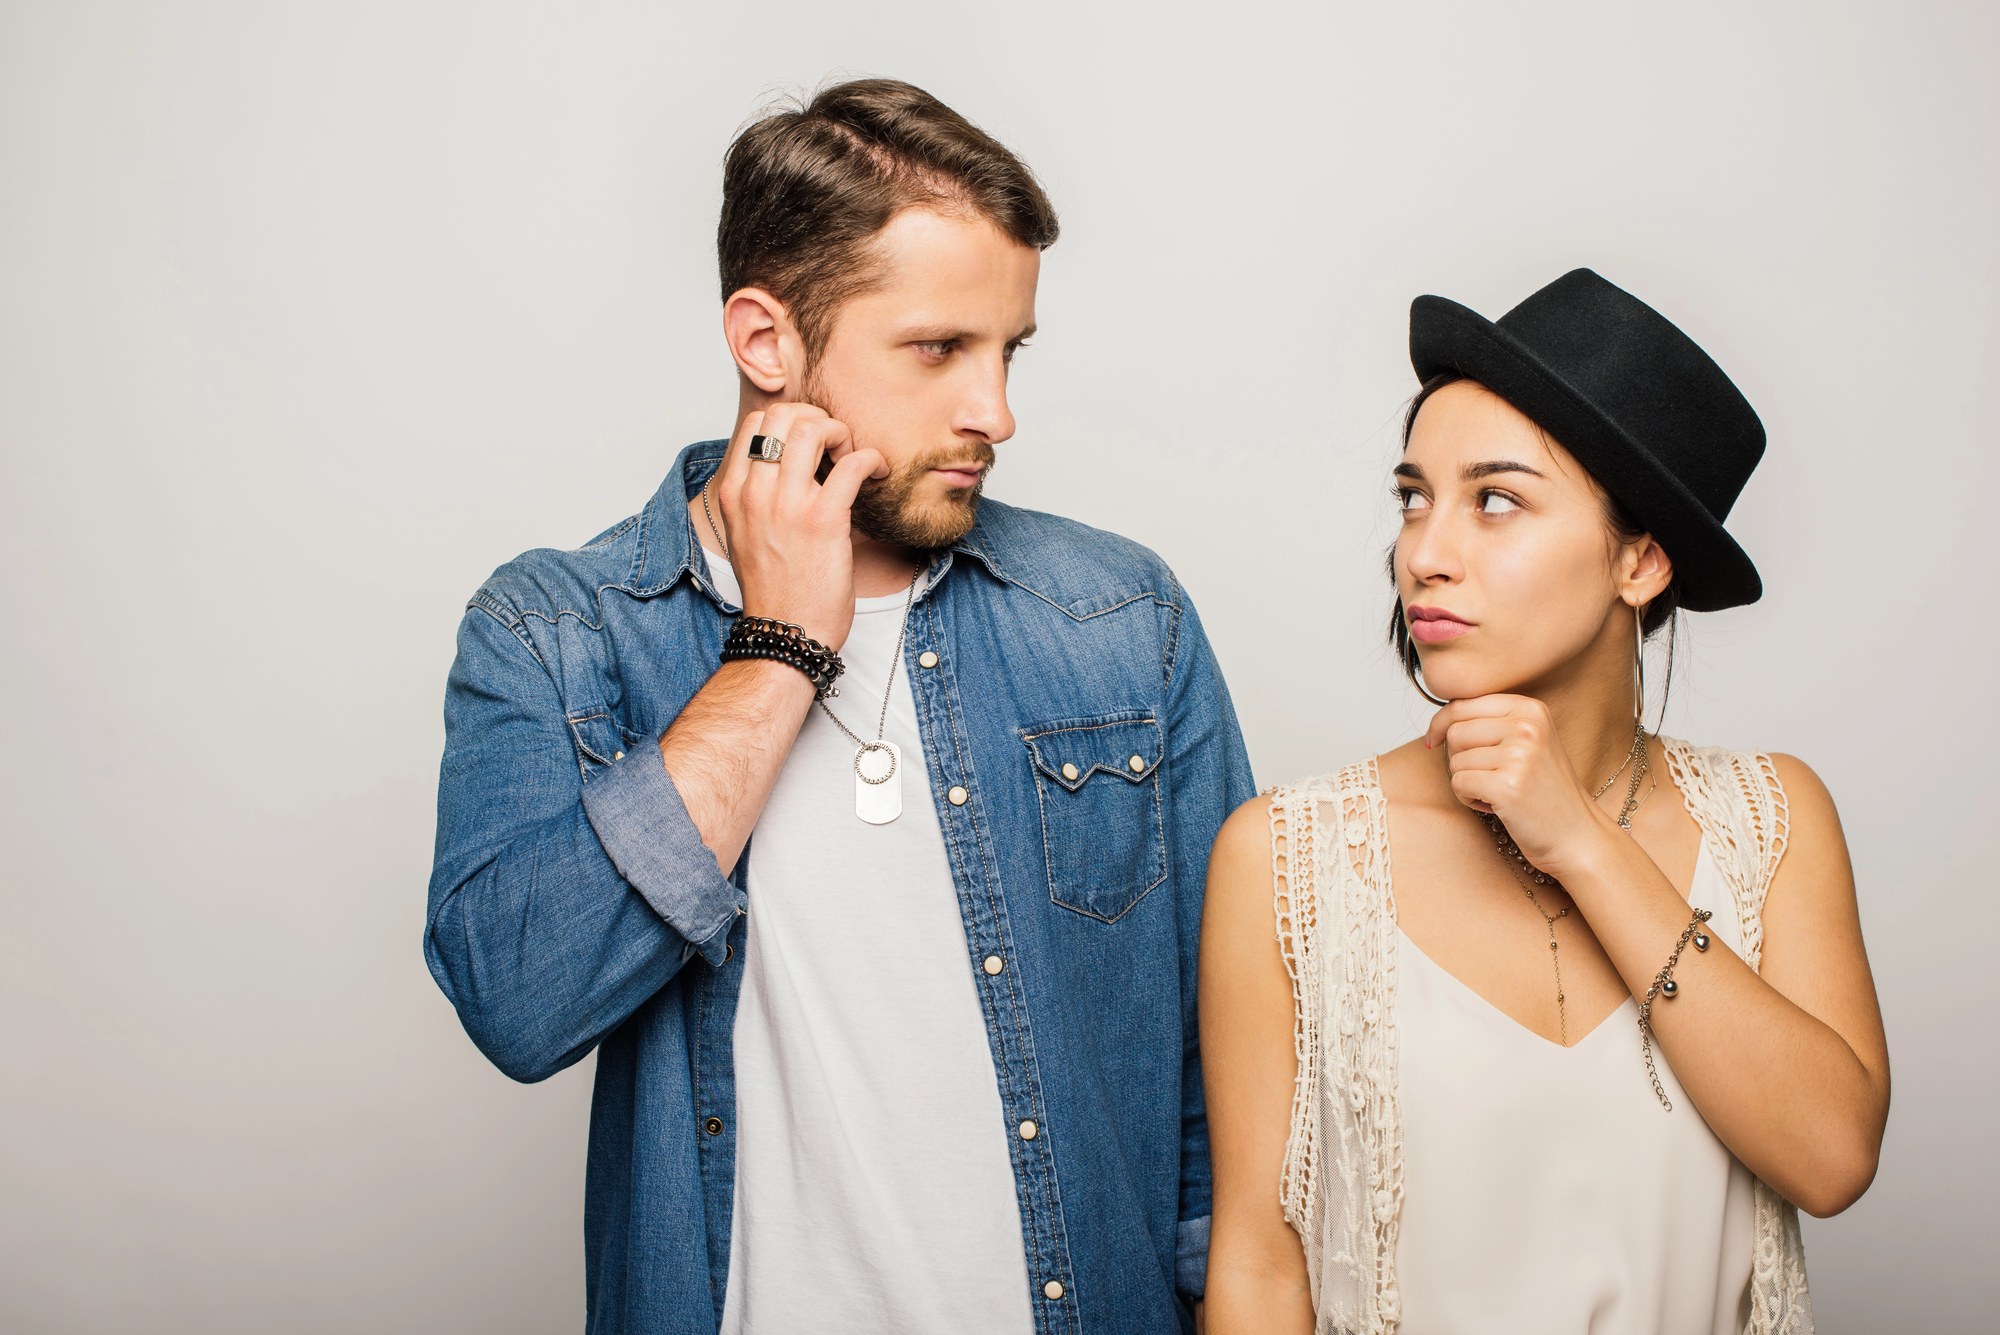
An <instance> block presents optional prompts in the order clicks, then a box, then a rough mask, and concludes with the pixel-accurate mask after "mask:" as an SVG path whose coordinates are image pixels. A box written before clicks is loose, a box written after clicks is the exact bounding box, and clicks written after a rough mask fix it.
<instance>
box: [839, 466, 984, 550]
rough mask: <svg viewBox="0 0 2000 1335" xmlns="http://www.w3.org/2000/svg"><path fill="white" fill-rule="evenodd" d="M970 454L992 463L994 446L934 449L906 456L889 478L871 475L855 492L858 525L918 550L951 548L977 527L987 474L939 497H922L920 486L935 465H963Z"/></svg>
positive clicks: (881, 539)
mask: <svg viewBox="0 0 2000 1335" xmlns="http://www.w3.org/2000/svg"><path fill="white" fill-rule="evenodd" d="M968 455H970V456H971V458H972V459H974V460H976V461H977V462H979V463H982V464H985V465H986V467H987V469H988V470H989V471H990V470H991V468H992V466H993V447H992V446H991V445H989V444H987V443H986V442H985V441H983V440H982V441H980V442H979V443H978V444H977V445H976V446H971V447H967V446H958V447H956V448H951V449H941V450H929V451H926V452H925V453H924V454H922V455H920V456H919V457H917V458H915V459H909V460H905V461H904V462H903V463H902V464H901V465H899V466H897V467H896V468H895V469H893V470H892V471H891V472H890V474H889V476H887V477H884V478H870V479H868V480H867V481H866V482H863V483H862V484H861V490H860V492H859V493H857V494H856V496H855V497H854V510H853V520H854V527H855V528H857V529H859V530H860V531H861V532H862V533H863V534H864V535H866V536H867V537H871V538H874V539H875V540H876V541H878V542H894V543H899V544H901V545H902V546H905V547H915V548H917V549H918V550H919V551H934V550H936V549H938V548H943V547H949V546H951V545H952V544H953V543H955V542H957V541H958V540H959V539H960V538H962V537H964V536H965V535H966V534H967V533H968V532H970V531H971V529H972V524H973V521H974V520H976V519H977V518H979V497H980V493H982V492H983V491H985V490H986V476H985V474H984V473H981V474H980V478H979V481H978V482H977V483H975V484H973V485H972V486H970V487H953V488H952V489H951V490H949V491H947V492H946V493H945V494H944V495H943V496H942V497H939V498H938V499H936V500H927V501H918V500H917V499H916V491H917V486H918V484H920V483H921V482H922V481H923V480H924V478H925V477H926V476H927V475H928V474H929V473H930V471H931V470H932V469H934V468H939V467H942V466H943V465H945V464H962V463H965V462H966V460H967V456H968Z"/></svg>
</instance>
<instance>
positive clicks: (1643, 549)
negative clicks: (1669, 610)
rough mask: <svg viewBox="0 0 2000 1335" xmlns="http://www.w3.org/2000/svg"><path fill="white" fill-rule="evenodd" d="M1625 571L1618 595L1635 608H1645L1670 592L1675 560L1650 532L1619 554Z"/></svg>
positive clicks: (1627, 545)
mask: <svg viewBox="0 0 2000 1335" xmlns="http://www.w3.org/2000/svg"><path fill="white" fill-rule="evenodd" d="M1619 564H1620V566H1621V567H1622V573H1621V576H1620V578H1619V581H1618V583H1619V589H1618V596H1619V597H1620V598H1622V599H1624V600H1625V601H1626V602H1627V603H1629V604H1630V605H1631V606H1633V607H1644V606H1646V604H1648V603H1650V602H1652V601H1653V600H1654V599H1655V598H1657V597H1659V596H1660V595H1661V594H1663V593H1665V592H1666V591H1667V586H1668V585H1669V584H1672V583H1673V582H1674V563H1673V560H1672V559H1671V558H1670V557H1668V555H1667V550H1666V548H1664V547H1662V546H1660V544H1659V543H1657V542H1655V541H1654V540H1653V535H1652V534H1650V533H1648V534H1647V535H1646V536H1644V537H1642V538H1639V539H1638V540H1636V541H1634V542H1630V543H1627V544H1626V545H1625V549H1624V551H1623V552H1622V553H1621V554H1620V558H1619Z"/></svg>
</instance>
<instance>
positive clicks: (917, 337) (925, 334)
mask: <svg viewBox="0 0 2000 1335" xmlns="http://www.w3.org/2000/svg"><path fill="white" fill-rule="evenodd" d="M1034 336H1035V326H1033V325H1029V326H1028V327H1027V328H1026V329H1023V330H1022V331H1021V332H1020V333H1018V334H1016V335H1014V336H1013V337H1012V338H1010V339H1008V340H1007V341H1008V342H1009V343H1019V342H1021V341H1022V340H1024V339H1029V338H1033V337H1034ZM896 337H897V341H898V342H902V343H958V342H963V341H964V340H967V339H972V338H977V337H978V334H977V333H976V332H975V331H973V330H970V329H960V328H958V327H957V326H955V325H948V324H920V325H911V326H910V327H909V328H907V329H904V330H902V331H901V332H899V333H898V334H897V336H896Z"/></svg>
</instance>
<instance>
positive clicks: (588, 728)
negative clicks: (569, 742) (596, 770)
mask: <svg viewBox="0 0 2000 1335" xmlns="http://www.w3.org/2000/svg"><path fill="white" fill-rule="evenodd" d="M567 721H568V723H569V730H570V732H571V733H572V734H573V735H574V736H575V737H576V747H577V750H579V751H581V752H583V754H584V755H586V756H588V757H589V758H590V759H592V760H595V761H596V762H597V763H598V764H600V765H609V764H611V763H612V762H614V761H616V760H618V759H619V758H621V757H622V756H623V755H624V754H625V752H626V751H627V750H629V749H630V747H631V744H632V740H633V739H632V738H631V737H628V736H627V735H626V734H625V730H624V729H622V728H620V727H619V726H618V722H617V720H616V719H613V718H612V717H611V713H610V711H609V710H606V709H603V708H601V707H600V708H596V709H583V710H579V711H577V713H575V714H573V715H571V716H570V717H569V719H568V720H567Z"/></svg>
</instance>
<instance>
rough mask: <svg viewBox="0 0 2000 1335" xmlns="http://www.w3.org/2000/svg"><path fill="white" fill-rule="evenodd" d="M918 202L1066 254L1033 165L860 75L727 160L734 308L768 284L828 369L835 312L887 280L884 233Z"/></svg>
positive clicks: (772, 117) (725, 265)
mask: <svg viewBox="0 0 2000 1335" xmlns="http://www.w3.org/2000/svg"><path fill="white" fill-rule="evenodd" d="M913 205H920V206H923V207H926V208H931V209H935V210H936V211H938V212H940V213H943V214H946V215H949V216H954V217H976V218H984V219H985V220H987V221H988V222H991V223H992V224H993V225H994V226H995V227H998V228H999V229H1000V230H1001V231H1002V232H1003V233H1005V234H1006V235H1007V236H1008V237H1010V238H1011V239H1013V240H1014V241H1016V242H1018V243H1019V244H1021V245H1024V246H1033V247H1034V248H1035V249H1037V250H1046V249H1048V247H1050V246H1052V245H1054V244H1055V239H1056V231H1057V227H1056V211H1055V207H1054V206H1053V205H1051V204H1050V203H1049V197H1048V196H1047V195H1046V194H1044V193H1043V191H1042V187H1041V183H1040V182H1038V181H1037V180H1035V174H1034V173H1033V172H1031V171H1029V170H1028V168H1027V164H1025V163H1023V162H1022V161H1021V160H1020V159H1019V158H1017V157H1015V156H1014V155H1013V154H1012V153H1010V152H1008V151H1007V149H1006V148H1005V147H1003V146H1002V145H1001V144H1000V143H999V141H997V140H995V139H994V138H993V137H992V136H990V135H988V134H987V133H986V132H985V131H983V130H981V129H980V128H979V127H978V126H976V125H974V124H973V123H972V122H971V121H968V120H966V119H965V117H963V116H961V115H959V114H958V113H957V112H955V111H953V110H952V109H951V108H950V107H948V106H946V105H945V104H944V103H942V102H940V101H938V100H937V99H936V98H934V97H932V96H931V95H930V94H929V93H926V92H925V91H924V90H923V89H921V88H916V87H913V86H911V85H910V84H907V83H903V82H901V81H899V80H896V79H855V80H853V81H851V82H848V83H839V84H834V85H832V86H830V87H827V88H823V89H821V90H820V91H819V92H818V93H816V94H814V96H813V98H812V100H811V101H809V102H806V103H804V104H803V105H800V104H799V103H798V102H797V101H793V102H791V103H790V104H789V105H782V106H780V107H779V108H777V109H774V110H770V111H767V112H766V114H765V115H764V116H763V117H762V118H760V119H759V120H757V121H756V122H755V123H753V124H752V125H751V126H750V127H749V128H747V129H745V130H744V131H743V132H742V133H741V134H739V135H737V136H736V142H735V143H733V144H731V145H730V146H729V156H728V157H727V158H726V159H724V161H723V168H722V221H721V223H720V224H719V225H718V226H717V227H716V231H715V249H716V255H717V258H718V259H719V260H720V262H721V268H722V299H723V300H724V301H727V300H729V297H730V294H731V293H733V292H736V291H738V290H739V289H741V288H745V287H761V288H763V289H764V290H765V291H767V292H769V293H770V294H771V295H772V296H774V297H776V298H777V299H778V300H779V301H782V302H783V303H784V304H785V308H786V310H787V311H788V312H789V313H790V314H791V317H792V323H793V324H794V325H796V326H797V327H798V331H799V336H800V337H801V338H802V339H803V340H804V341H805V346H806V355H807V356H808V357H810V358H815V359H816V358H817V357H818V356H819V355H820V353H821V352H823V351H824V350H825V348H826V341H827V337H828V336H829V335H830V334H831V333H832V332H833V317H834V313H835V312H836V311H837V310H838V309H839V308H840V306H841V304H842V303H843V302H845V301H847V300H848V299H849V298H850V297H854V296H857V295H859V294H860V293H862V292H865V291H867V290H868V288H869V287H870V286H871V285H872V284H873V283H874V282H875V281H876V279H877V278H878V276H879V275H878V273H877V270H876V267H875V266H874V265H872V264H871V263H870V262H869V261H870V254H869V247H870V243H871V242H872V241H873V240H874V238H875V234H876V233H877V232H880V231H881V230H882V228H883V227H884V226H886V225H887V224H888V222H889V220H890V219H891V218H893V217H894V216H895V215H896V214H897V213H899V212H901V211H902V210H903V209H906V208H909V207H911V206H913Z"/></svg>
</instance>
